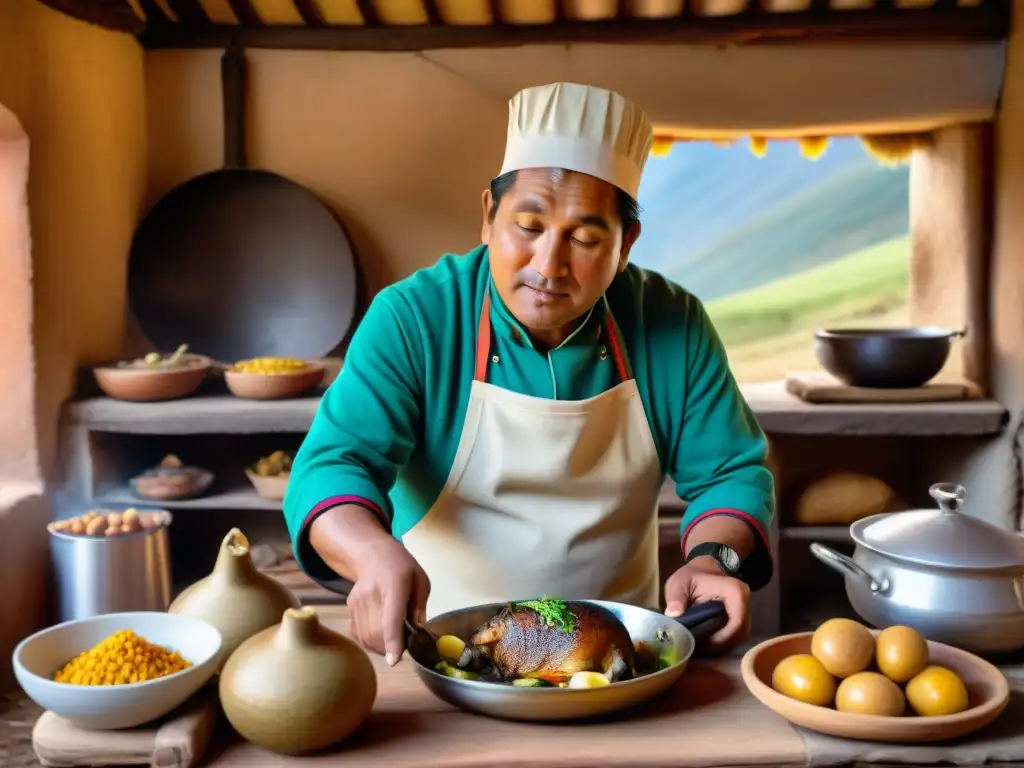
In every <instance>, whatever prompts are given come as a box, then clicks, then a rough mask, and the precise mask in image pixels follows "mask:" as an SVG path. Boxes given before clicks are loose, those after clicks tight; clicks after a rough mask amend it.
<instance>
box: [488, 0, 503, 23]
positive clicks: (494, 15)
mask: <svg viewBox="0 0 1024 768" xmlns="http://www.w3.org/2000/svg"><path fill="white" fill-rule="evenodd" d="M487 5H488V7H489V8H490V11H491V22H492V23H493V24H494V25H495V26H501V25H502V24H504V23H505V14H504V13H502V11H501V0H488V3H487Z"/></svg>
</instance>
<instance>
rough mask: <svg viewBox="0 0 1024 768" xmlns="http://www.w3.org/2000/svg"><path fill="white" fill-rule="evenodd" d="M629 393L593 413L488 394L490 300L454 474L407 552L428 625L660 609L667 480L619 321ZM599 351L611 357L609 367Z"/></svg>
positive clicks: (595, 404)
mask: <svg viewBox="0 0 1024 768" xmlns="http://www.w3.org/2000/svg"><path fill="white" fill-rule="evenodd" d="M606 318H607V320H606V333H607V337H608V348H609V350H610V351H611V353H612V354H611V356H612V358H613V361H614V364H615V365H616V368H617V369H618V373H619V376H620V381H621V383H620V384H619V385H618V386H616V387H614V388H612V389H610V390H608V391H607V392H605V393H603V394H601V395H598V396H597V397H592V398H590V399H588V400H577V401H565V400H546V399H543V398H538V397H531V396H529V395H521V394H518V393H515V392H511V391H509V390H506V389H501V388H500V387H496V386H494V385H492V384H488V383H487V381H486V379H487V368H488V363H493V364H495V365H500V364H501V361H500V360H499V358H498V357H497V356H494V357H491V341H492V337H491V314H490V296H489V295H488V296H487V297H485V298H484V304H483V309H482V310H481V313H480V323H479V332H478V336H477V357H476V361H477V362H476V372H475V376H474V381H473V385H472V389H471V391H470V396H469V404H468V407H467V410H466V420H465V423H464V424H463V427H462V435H461V437H460V439H459V446H458V449H457V450H456V453H455V461H454V463H453V464H452V468H451V472H450V473H449V475H448V480H447V482H446V483H445V486H444V488H443V490H442V491H441V494H440V495H439V496H438V498H437V500H436V501H435V502H434V505H433V506H432V507H431V508H430V510H429V511H428V512H427V514H426V516H425V517H424V518H423V520H422V521H421V522H419V523H418V524H417V525H416V526H414V527H413V528H412V529H411V530H410V531H408V532H407V533H406V534H405V535H404V536H403V537H402V542H403V543H404V544H405V546H406V548H407V549H408V550H409V552H410V553H411V554H412V555H413V557H415V558H416V560H417V561H418V562H419V564H420V565H421V566H422V567H423V570H424V571H426V574H427V576H428V577H429V578H430V584H431V589H430V598H429V600H428V602H427V618H428V619H429V618H432V617H434V616H437V615H438V614H441V613H446V612H448V611H452V610H456V609H459V608H465V607H468V606H472V605H480V604H482V603H492V602H506V601H511V600H528V599H531V598H539V597H542V596H545V595H549V596H551V597H557V598H561V599H564V600H569V599H603V600H616V601H619V602H624V603H632V604H634V605H643V606H646V607H648V608H652V609H657V608H658V598H659V575H658V495H659V492H660V490H661V483H662V480H663V476H662V473H661V464H660V461H659V459H658V453H657V450H656V448H655V445H654V438H653V436H652V435H651V430H650V427H649V426H648V422H647V416H646V414H645V412H644V406H643V402H642V401H641V399H640V393H639V391H638V390H637V386H636V382H635V381H634V380H633V378H632V376H631V375H630V374H629V370H630V369H629V366H628V363H627V360H626V357H625V351H624V349H623V346H622V344H621V339H620V337H619V334H618V332H617V328H616V325H615V321H614V319H613V318H612V315H611V312H610V311H608V312H607V313H606ZM605 354H606V353H605V352H604V351H603V350H602V352H601V355H602V358H603V357H604V356H605Z"/></svg>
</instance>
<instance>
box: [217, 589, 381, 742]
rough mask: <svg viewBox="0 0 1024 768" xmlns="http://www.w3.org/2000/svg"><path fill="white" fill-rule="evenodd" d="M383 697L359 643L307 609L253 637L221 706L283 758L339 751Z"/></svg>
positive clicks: (228, 674)
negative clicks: (378, 697) (325, 623)
mask: <svg viewBox="0 0 1024 768" xmlns="http://www.w3.org/2000/svg"><path fill="white" fill-rule="evenodd" d="M376 697H377V675H376V673H375V672H374V670H373V663H372V662H371V661H370V658H369V656H367V655H366V652H365V651H363V649H362V648H360V647H359V646H358V645H357V644H356V643H355V642H353V641H352V640H349V639H348V638H347V637H345V636H344V635H340V634H338V633H337V632H332V631H331V630H329V629H327V628H326V627H324V626H322V625H321V624H320V621H319V620H318V619H317V615H316V611H315V610H314V609H313V608H311V607H309V606H306V607H304V608H297V609H290V610H287V611H285V612H284V618H283V619H282V620H281V623H280V624H279V625H278V626H276V627H271V628H270V629H267V630H264V631H263V632H260V633H259V634H258V635H255V636H253V637H250V638H249V639H248V640H246V641H245V642H244V643H242V645H241V646H239V648H238V650H237V651H235V653H234V654H233V655H232V656H231V658H230V659H228V663H227V664H226V665H225V666H224V669H223V671H222V672H221V675H220V703H221V706H222V707H223V709H224V714H225V715H226V716H227V718H228V722H230V723H231V725H232V726H233V727H234V729H235V730H236V731H238V733H239V734H241V735H242V737H243V738H245V739H247V740H249V741H251V742H252V743H253V744H256V745H258V746H260V747H263V748H264V749H269V750H270V751H272V752H277V753H279V754H283V755H305V754H309V753H312V752H319V751H320V750H323V749H327V748H328V747H330V746H333V745H335V744H337V743H339V742H340V741H342V740H343V739H345V738H346V737H347V736H349V735H350V734H351V733H352V732H353V731H355V730H356V729H357V728H358V727H359V726H360V725H361V724H362V723H363V721H364V720H365V719H366V717H367V716H368V715H369V714H370V710H372V709H373V702H374V700H375V699H376Z"/></svg>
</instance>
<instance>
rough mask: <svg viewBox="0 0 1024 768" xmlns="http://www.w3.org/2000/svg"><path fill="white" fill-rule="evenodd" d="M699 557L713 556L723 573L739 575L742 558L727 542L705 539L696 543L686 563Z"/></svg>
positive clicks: (687, 556)
mask: <svg viewBox="0 0 1024 768" xmlns="http://www.w3.org/2000/svg"><path fill="white" fill-rule="evenodd" d="M697 557H711V558H713V559H714V560H715V562H717V563H718V567H719V568H721V569H722V573H724V574H725V575H726V576H733V577H737V578H738V577H739V575H740V558H739V555H738V554H736V551H735V550H734V549H733V548H732V547H730V546H729V545H727V544H718V543H716V542H712V541H705V542H703V543H701V544H698V545H696V546H695V547H693V549H691V550H690V552H689V553H688V554H687V555H686V560H685V562H686V563H689V562H690V561H691V560H693V559H694V558H697Z"/></svg>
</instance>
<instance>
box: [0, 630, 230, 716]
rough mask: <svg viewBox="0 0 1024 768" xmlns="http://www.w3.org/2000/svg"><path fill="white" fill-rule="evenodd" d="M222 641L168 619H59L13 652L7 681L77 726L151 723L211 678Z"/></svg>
mask: <svg viewBox="0 0 1024 768" xmlns="http://www.w3.org/2000/svg"><path fill="white" fill-rule="evenodd" d="M221 644H222V638H221V634H220V632H219V631H218V630H217V629H216V628H215V627H214V626H212V625H211V624H208V623H207V622H205V621H201V620H199V619H195V618H192V617H189V616H181V615H178V614H171V613H156V612H137V613H110V614H106V615H103V616H94V617H92V618H89V619H77V620H75V621H66V622H64V623H63V624H57V625H56V626H53V627H50V628H49V629H44V630H42V631H41V632H37V633H36V634H34V635H32V636H30V637H28V638H26V639H24V640H22V641H21V643H19V644H18V646H17V647H16V648H15V649H14V658H13V665H14V676H15V678H16V679H17V681H18V685H20V686H21V688H22V690H23V691H25V693H26V694H27V695H28V697H29V698H30V699H32V700H33V701H34V702H35V703H36V704H38V705H39V706H40V707H43V708H44V709H48V710H50V711H51V712H53V713H54V714H56V715H58V716H60V717H62V718H64V719H65V720H69V721H71V722H72V723H74V724H75V725H78V726H80V727H82V728H88V729H93V730H114V729H119V728H132V727H135V726H138V725H142V724H143V723H148V722H150V721H152V720H156V719H157V718H159V717H162V716H164V715H166V714H167V713H168V712H170V711H171V710H173V709H174V708H176V707H177V706H179V705H180V704H182V703H184V701H185V700H186V699H188V698H189V697H190V696H191V695H192V694H194V693H195V692H196V691H198V690H199V689H200V688H202V687H203V685H205V684H206V682H207V681H208V680H209V679H210V678H211V677H212V676H213V674H214V673H215V672H216V670H217V665H218V661H219V660H220V655H221Z"/></svg>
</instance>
